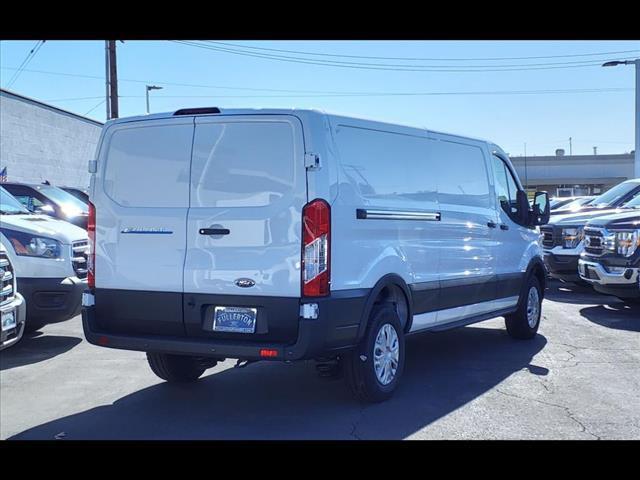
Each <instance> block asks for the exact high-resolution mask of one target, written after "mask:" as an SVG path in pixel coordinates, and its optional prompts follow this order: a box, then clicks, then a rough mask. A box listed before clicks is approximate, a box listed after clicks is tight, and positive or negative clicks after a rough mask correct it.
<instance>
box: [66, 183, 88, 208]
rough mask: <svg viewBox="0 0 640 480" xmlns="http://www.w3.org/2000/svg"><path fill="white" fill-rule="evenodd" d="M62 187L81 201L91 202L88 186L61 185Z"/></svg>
mask: <svg viewBox="0 0 640 480" xmlns="http://www.w3.org/2000/svg"><path fill="white" fill-rule="evenodd" d="M60 188H61V189H62V190H64V191H65V192H67V193H70V194H71V195H73V196H74V197H76V198H77V199H78V200H80V201H81V202H83V203H85V204H89V190H87V189H86V188H76V187H60Z"/></svg>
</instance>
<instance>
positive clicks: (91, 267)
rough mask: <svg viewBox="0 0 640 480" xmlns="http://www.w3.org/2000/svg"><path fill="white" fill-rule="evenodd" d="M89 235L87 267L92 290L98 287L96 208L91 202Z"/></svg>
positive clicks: (88, 225)
mask: <svg viewBox="0 0 640 480" xmlns="http://www.w3.org/2000/svg"><path fill="white" fill-rule="evenodd" d="M87 233H88V234H89V258H88V265H87V270H88V271H87V283H88V285H89V288H90V289H94V288H95V287H96V207H95V205H94V204H93V203H91V202H89V221H88V222H87Z"/></svg>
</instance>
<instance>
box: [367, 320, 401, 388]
mask: <svg viewBox="0 0 640 480" xmlns="http://www.w3.org/2000/svg"><path fill="white" fill-rule="evenodd" d="M399 358H400V342H399V340H398V333H397V332H396V329H395V328H393V325H391V324H389V323H385V324H384V325H382V327H381V328H380V330H378V335H377V336H376V342H375V344H374V346H373V367H374V368H375V371H376V377H377V378H378V381H379V382H380V383H381V384H382V385H389V384H390V383H391V382H392V381H393V379H394V378H395V377H396V372H397V371H398V361H399Z"/></svg>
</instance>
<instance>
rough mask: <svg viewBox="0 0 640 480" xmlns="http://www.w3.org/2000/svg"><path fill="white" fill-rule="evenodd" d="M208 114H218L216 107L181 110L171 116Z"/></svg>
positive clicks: (218, 110)
mask: <svg viewBox="0 0 640 480" xmlns="http://www.w3.org/2000/svg"><path fill="white" fill-rule="evenodd" d="M208 113H220V109H219V108H218V107H203V108H183V109H180V110H177V111H176V112H175V113H174V114H173V116H174V117H175V116H176V115H206V114H208Z"/></svg>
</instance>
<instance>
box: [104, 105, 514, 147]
mask: <svg viewBox="0 0 640 480" xmlns="http://www.w3.org/2000/svg"><path fill="white" fill-rule="evenodd" d="M209 115H297V116H300V117H306V116H311V115H321V116H326V117H331V118H333V119H336V120H348V119H354V120H361V121H366V122H373V123H376V124H378V125H380V126H382V125H389V126H394V127H403V128H411V129H415V130H420V131H423V132H432V133H439V134H442V135H451V136H453V137H459V138H465V139H468V140H475V141H479V142H485V143H487V144H489V146H490V148H492V149H497V150H500V151H502V149H501V148H500V147H499V146H498V145H496V144H494V143H493V142H491V141H489V140H487V139H484V138H478V137H471V136H468V135H460V134H456V133H450V132H442V131H438V130H431V129H428V128H425V127H416V126H412V125H405V124H400V123H391V122H384V121H380V120H375V119H371V118H364V117H357V116H352V115H339V114H332V113H329V112H326V111H324V110H318V109H307V108H219V107H202V108H181V109H178V110H175V111H171V112H162V113H153V114H149V115H137V116H133V117H123V118H117V119H113V120H109V121H108V122H107V123H106V124H105V127H106V126H109V125H112V124H118V123H126V122H138V121H143V120H159V119H167V118H175V117H176V116H209ZM503 153H504V152H503Z"/></svg>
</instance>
